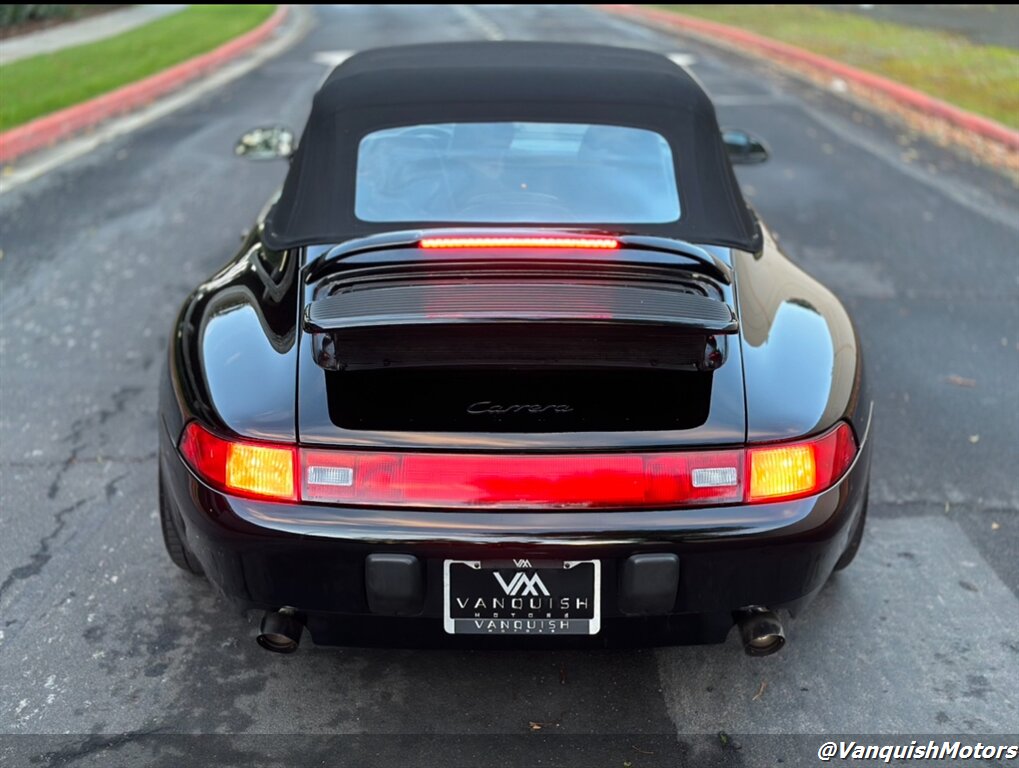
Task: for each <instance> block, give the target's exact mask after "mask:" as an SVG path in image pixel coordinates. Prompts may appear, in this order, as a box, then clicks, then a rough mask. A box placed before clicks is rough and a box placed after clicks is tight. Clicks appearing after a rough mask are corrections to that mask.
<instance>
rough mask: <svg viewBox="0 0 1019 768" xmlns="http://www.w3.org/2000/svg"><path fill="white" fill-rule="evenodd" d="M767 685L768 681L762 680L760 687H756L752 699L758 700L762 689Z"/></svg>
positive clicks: (762, 693) (762, 691) (761, 694)
mask: <svg viewBox="0 0 1019 768" xmlns="http://www.w3.org/2000/svg"><path fill="white" fill-rule="evenodd" d="M767 687H768V681H767V680H762V681H761V687H760V688H758V689H757V693H755V694H754V699H753V700H754V701H758V700H759V699H760V698H761V697H762V696H763V695H764V689H765V688H767Z"/></svg>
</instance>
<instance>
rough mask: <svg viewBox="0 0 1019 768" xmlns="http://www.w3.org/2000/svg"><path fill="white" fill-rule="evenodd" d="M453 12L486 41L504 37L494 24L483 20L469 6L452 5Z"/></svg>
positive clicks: (475, 10) (481, 16) (485, 19)
mask: <svg viewBox="0 0 1019 768" xmlns="http://www.w3.org/2000/svg"><path fill="white" fill-rule="evenodd" d="M453 10H454V11H456V14H457V15H458V16H459V17H460V18H461V19H463V20H464V21H465V22H467V24H468V25H470V26H472V27H474V29H476V30H477V31H478V32H480V33H481V34H482V35H484V36H485V38H486V39H487V40H503V39H505V35H503V33H502V31H501V30H500V29H499V27H498V26H496V24H495V23H494V22H493V21H491V20H490V19H487V18H485V17H484V16H483V15H482V14H481V13H479V12H478V10H477V9H476V8H474V7H473V6H470V5H454V6H453Z"/></svg>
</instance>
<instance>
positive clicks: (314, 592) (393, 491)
mask: <svg viewBox="0 0 1019 768" xmlns="http://www.w3.org/2000/svg"><path fill="white" fill-rule="evenodd" d="M293 145H294V137H293V135H292V134H290V133H289V132H288V131H286V130H284V129H281V128H267V129H259V130H255V131H252V132H251V133H249V134H247V135H245V137H244V138H243V139H242V141H241V143H240V144H239V145H238V147H237V151H238V153H239V154H247V155H250V156H253V157H265V156H286V157H290V169H289V172H288V174H287V177H286V181H285V183H284V185H283V188H282V191H281V193H280V195H279V196H278V198H277V199H276V200H275V201H274V203H273V204H272V205H271V207H269V209H268V211H267V213H266V214H265V215H264V216H263V217H262V218H261V219H260V220H259V221H258V223H257V226H256V227H255V228H254V229H253V230H252V232H251V234H250V236H248V238H247V241H246V242H245V244H244V246H243V247H242V249H241V251H240V253H239V254H238V255H237V256H236V257H235V258H234V259H233V260H232V261H230V262H229V263H228V264H227V265H226V266H225V267H224V268H223V269H221V270H220V271H219V272H218V273H217V274H216V275H215V276H213V277H212V278H210V279H209V280H208V281H207V282H205V283H203V284H202V285H200V286H199V287H198V288H197V290H195V292H194V293H193V294H191V296H190V297H189V298H188V299H187V301H186V302H185V304H184V307H183V309H182V310H181V312H180V315H179V317H178V318H177V320H176V323H175V325H174V327H173V333H172V334H171V340H170V344H169V353H168V360H167V368H166V371H165V374H164V377H163V383H162V388H161V402H160V414H161V418H160V451H159V457H160V458H159V480H160V511H161V517H162V529H163V534H164V538H165V542H166V548H167V551H168V552H169V555H170V557H171V559H172V560H173V562H174V563H176V564H177V565H178V566H180V567H181V568H183V569H185V570H187V571H190V572H191V573H194V574H204V575H205V576H206V577H207V578H208V579H209V581H210V582H211V583H212V584H213V585H214V587H215V588H216V589H217V590H218V591H219V592H220V593H222V594H223V595H224V596H225V597H226V598H229V599H230V600H232V601H234V602H236V603H237V604H238V605H239V606H240V607H241V608H242V609H245V610H259V611H264V612H265V613H264V616H263V618H262V624H261V630H260V632H259V635H258V641H259V643H260V644H261V645H262V646H264V647H265V648H268V649H270V650H273V651H280V652H289V651H293V650H295V649H296V647H297V645H298V642H299V640H300V638H301V635H302V633H303V630H304V629H305V628H307V629H308V630H309V632H310V634H311V635H312V638H313V639H314V641H315V642H316V643H319V644H350V645H354V644H377V643H382V644H390V645H393V644H396V645H411V646H427V645H433V644H450V643H452V644H464V643H465V644H471V645H493V644H494V645H500V644H501V645H514V646H516V645H524V644H531V643H539V644H540V643H553V644H564V643H570V644H574V645H576V644H581V645H583V644H603V643H605V644H607V643H636V644H641V645H650V644H669V643H710V642H721V641H723V640H724V639H725V638H726V636H727V634H728V633H729V632H730V630H731V629H732V627H733V626H734V625H735V626H738V627H739V630H740V632H741V635H742V640H743V644H744V648H745V649H746V651H747V652H748V653H750V654H754V655H763V654H767V653H771V652H774V651H775V650H777V649H778V648H780V647H781V646H782V645H783V643H784V642H785V633H784V628H783V622H782V615H783V614H782V613H780V611H782V612H788V613H791V614H794V615H795V614H796V613H797V612H798V611H800V610H802V609H803V608H804V607H805V606H806V605H807V603H808V602H809V601H810V600H811V598H812V597H814V596H815V595H816V594H817V592H818V591H819V590H820V589H821V588H822V586H823V585H824V584H825V582H826V581H827V580H828V578H829V577H830V576H831V574H832V572H833V571H835V570H838V569H840V568H844V567H845V566H846V565H847V564H848V563H849V562H850V561H851V560H852V559H853V557H854V555H855V554H856V551H857V548H858V547H859V544H860V539H861V535H862V533H863V527H864V519H865V516H866V510H867V489H868V479H869V466H870V441H869V439H868V435H869V433H870V420H871V402H870V400H869V398H868V394H867V387H866V385H865V380H864V372H863V365H862V357H861V351H860V344H859V339H858V337H857V334H856V332H855V330H854V328H853V325H852V323H851V321H850V318H849V317H848V315H847V313H846V310H845V309H844V308H843V307H842V305H841V304H840V303H839V302H838V300H837V299H836V298H835V297H834V296H833V295H832V294H831V293H830V292H829V291H828V290H826V289H825V288H824V287H823V286H822V285H820V284H819V283H818V282H817V281H815V280H813V279H812V278H810V277H809V276H807V275H806V274H804V273H803V272H801V271H800V270H799V269H798V268H797V267H796V266H794V265H793V264H792V263H790V262H789V261H788V260H787V259H786V258H785V257H784V256H783V255H782V254H781V253H780V252H779V250H778V248H777V247H776V245H775V242H774V241H773V239H772V238H771V237H770V236H769V234H768V232H767V230H766V229H765V228H764V226H763V225H762V224H761V223H760V222H759V221H758V220H757V218H756V216H755V215H754V213H753V212H752V211H751V209H750V208H749V207H748V206H747V204H746V203H745V201H744V199H743V196H742V194H741V192H740V189H739V186H738V184H737V182H736V179H735V176H734V174H733V170H732V163H733V162H757V161H760V160H762V159H764V157H765V156H766V153H767V150H766V149H765V147H764V145H763V144H762V143H761V142H760V141H759V140H757V139H755V138H754V137H752V136H750V135H749V134H747V133H746V132H743V131H738V130H727V131H722V130H720V128H719V126H718V124H717V121H716V117H715V112H714V108H713V106H712V104H711V102H710V100H709V99H708V97H707V96H706V95H705V93H704V91H703V90H702V89H701V87H700V86H699V85H698V84H697V83H696V82H695V80H694V79H692V78H691V76H690V75H689V74H688V73H687V72H685V71H684V70H683V69H681V68H680V67H678V66H676V65H675V64H673V63H672V62H671V61H670V60H668V59H667V58H665V57H663V56H661V55H658V54H654V53H649V52H645V51H638V50H628V49H619V48H611V47H602V46H591V45H572V44H548V43H462V44H443V45H418V46H408V47H399V48H390V49H379V50H373V51H367V52H363V53H359V54H356V55H354V56H353V57H351V58H350V59H348V60H347V61H345V62H344V63H343V64H341V65H340V66H339V67H337V68H336V69H335V70H334V71H333V72H332V74H331V75H330V76H329V77H328V78H327V79H326V81H325V82H324V84H323V85H322V87H321V88H320V90H319V91H318V93H317V95H316V96H315V99H314V104H313V106H312V110H311V115H310V117H309V120H308V123H307V127H306V128H305V131H304V133H303V136H302V137H301V140H300V142H299V144H298V145H297V146H296V149H293ZM291 155H292V156H291Z"/></svg>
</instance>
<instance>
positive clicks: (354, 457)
mask: <svg viewBox="0 0 1019 768" xmlns="http://www.w3.org/2000/svg"><path fill="white" fill-rule="evenodd" d="M301 466H302V468H303V470H304V474H303V477H302V484H301V498H303V499H304V500H306V501H328V502H338V503H345V502H346V503H352V504H377V505H380V506H428V507H509V508H518V509H519V508H567V507H675V506H690V505H693V504H700V505H710V504H727V503H731V502H734V501H739V500H740V499H741V498H742V489H741V488H740V487H739V482H738V480H737V478H738V477H739V475H740V474H741V470H742V466H743V457H742V453H741V451H738V450H736V451H712V452H698V453H693V452H691V453H668V454H654V453H649V454H617V455H578V454H573V455H568V456H520V455H516V456H507V455H505V454H492V455H477V454H475V455H463V454H454V453H447V454H436V453H404V454H392V453H373V452H371V453H370V452H367V451H357V452H354V451H351V452H346V451H343V452H341V451H320V450H302V451H301ZM703 469H708V470H711V471H715V472H717V471H719V470H721V471H722V473H723V474H726V475H728V477H729V478H731V484H725V483H724V482H723V484H720V485H719V484H715V485H705V484H703V483H701V484H697V483H694V482H693V480H694V473H695V471H696V470H703ZM702 476H703V473H700V474H698V475H697V477H698V478H700V477H702ZM725 480H726V478H724V477H723V481H725Z"/></svg>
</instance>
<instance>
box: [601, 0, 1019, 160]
mask: <svg viewBox="0 0 1019 768" xmlns="http://www.w3.org/2000/svg"><path fill="white" fill-rule="evenodd" d="M599 7H600V8H601V9H602V10H605V11H609V12H610V13H617V14H621V15H624V16H632V17H636V18H640V19H644V20H646V21H652V22H655V23H659V24H664V25H666V26H669V27H674V28H677V29H680V30H685V31H688V32H693V33H699V34H700V35H702V36H707V37H710V38H716V39H721V40H724V41H726V42H729V43H738V44H739V45H741V46H743V47H746V48H750V49H752V50H753V51H754V52H757V53H765V54H768V55H769V56H771V57H773V58H777V59H784V60H786V61H791V62H794V63H796V64H808V65H810V66H811V67H814V68H815V69H818V70H821V71H822V72H826V73H828V74H830V75H833V76H835V77H839V78H841V79H842V80H845V81H847V82H850V83H856V84H858V85H860V86H863V87H864V88H868V89H870V90H872V91H877V92H878V93H881V94H882V95H884V96H887V97H888V98H890V99H894V100H895V101H896V102H898V103H899V104H902V105H904V106H906V107H909V108H910V109H914V110H916V111H917V112H921V113H923V114H926V115H930V116H932V117H937V118H940V119H941V120H944V121H945V122H947V123H951V124H952V125H954V126H957V127H959V128H962V129H964V130H967V131H970V132H972V133H976V134H978V135H980V136H983V137H984V138H987V139H990V140H991V141H995V142H998V143H999V144H1002V145H1004V146H1005V147H1007V148H1008V149H1010V150H1012V151H1014V152H1019V131H1014V130H1012V129H1011V128H1008V127H1007V126H1004V125H1002V124H1001V123H998V122H996V121H994V120H990V119H988V118H986V117H981V116H980V115H975V114H973V113H972V112H967V111H966V110H964V109H960V108H959V107H954V106H952V105H951V104H947V103H945V102H944V101H941V100H940V99H936V98H934V97H933V96H928V95H927V94H926V93H922V92H921V91H917V90H914V89H913V88H910V87H908V86H906V85H903V84H902V83H898V82H896V81H894V80H889V79H888V78H886V77H881V76H880V75H875V74H873V73H871V72H864V71H863V70H860V69H857V68H856V67H851V66H849V65H848V64H843V63H841V62H838V61H835V60H834V59H829V58H828V57H827V56H821V55H820V54H817V53H811V52H810V51H805V50H803V49H802V48H797V47H796V46H794V45H789V44H788V43H780V42H779V41H777V40H772V39H770V38H767V37H762V36H761V35H756V34H754V33H753V32H748V31H746V30H744V29H739V28H737V27H730V26H729V25H728V24H719V23H718V22H714V21H706V20H704V19H697V18H694V17H692V16H686V15H684V14H681V13H674V12H673V11H663V10H658V9H656V8H644V7H640V6H634V5H601V6H599Z"/></svg>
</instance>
